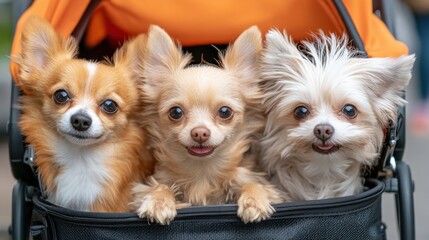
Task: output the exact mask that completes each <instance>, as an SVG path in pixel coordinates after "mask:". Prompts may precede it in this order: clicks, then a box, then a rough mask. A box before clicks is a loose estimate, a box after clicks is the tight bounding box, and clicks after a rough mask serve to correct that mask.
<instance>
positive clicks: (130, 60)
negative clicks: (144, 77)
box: [113, 34, 147, 81]
mask: <svg viewBox="0 0 429 240" xmlns="http://www.w3.org/2000/svg"><path fill="white" fill-rule="evenodd" d="M146 44H147V36H146V35H145V34H139V35H138V36H137V37H135V38H133V39H130V40H128V41H126V42H125V43H124V44H123V45H122V47H121V48H119V49H118V50H117V51H116V52H115V54H114V55H113V63H114V65H115V67H125V68H126V69H127V71H128V73H129V74H130V76H131V78H132V79H134V80H135V81H137V80H138V79H139V78H140V75H141V73H142V72H143V69H144V67H143V64H144V54H145V49H146Z"/></svg>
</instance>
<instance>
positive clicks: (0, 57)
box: [0, 0, 429, 240]
mask: <svg viewBox="0 0 429 240" xmlns="http://www.w3.org/2000/svg"><path fill="white" fill-rule="evenodd" d="M413 1H417V0H413ZM393 2H394V3H395V6H394V9H395V19H394V21H395V25H396V34H397V38H398V39H399V40H401V41H403V42H405V43H406V44H407V45H408V46H409V48H410V52H412V53H417V55H418V57H419V58H420V56H421V55H420V53H421V52H422V51H423V49H421V47H420V45H419V43H420V38H421V36H420V35H419V31H417V30H418V28H417V27H416V26H417V24H418V23H416V21H419V19H418V18H416V17H415V14H414V13H415V12H413V11H412V10H411V8H409V7H408V5H405V3H404V2H401V1H393ZM428 2H429V1H428ZM414 9H416V8H414ZM417 9H419V7H417ZM420 9H421V10H422V8H420ZM418 14H421V15H423V14H424V12H423V11H421V12H420V13H418ZM426 28H427V29H428V31H429V22H428V24H426ZM12 36H13V29H12V0H0V240H2V239H9V236H8V233H7V231H8V227H9V225H10V223H11V194H12V188H13V185H14V183H15V180H14V179H13V177H12V174H11V170H10V166H9V155H8V144H7V122H8V118H9V108H10V93H11V78H10V74H9V58H8V54H9V51H10V45H11V40H12ZM428 42H429V41H428ZM426 44H427V42H426ZM427 45H428V46H429V44H427ZM428 55H429V54H428ZM416 65H417V64H416ZM426 68H427V69H429V66H427V67H426ZM414 75H415V77H414V78H413V80H412V82H411V84H410V86H409V89H408V91H407V100H408V101H409V103H408V105H407V135H406V148H405V149H406V150H405V156H404V161H406V162H407V163H408V164H409V165H410V166H411V171H412V174H413V178H414V181H415V193H414V203H415V216H416V218H415V219H416V239H429V228H428V227H427V221H428V219H429V205H428V204H427V199H429V184H426V183H427V182H428V181H429V180H428V178H429V177H428V174H427V172H428V170H429V114H428V113H429V111H427V109H426V107H427V106H426V104H427V101H426V100H425V99H424V93H423V94H422V91H421V90H422V87H423V88H424V86H426V87H427V85H425V84H422V83H424V82H420V80H419V79H420V78H419V76H420V75H421V73H420V72H419V71H417V67H416V71H415V73H414ZM428 77H429V76H428ZM426 81H429V78H427V79H426ZM427 91H429V89H427ZM423 92H424V91H423ZM428 106H429V104H428ZM428 109H429V108H428ZM395 211H396V210H395V203H394V196H393V195H392V194H388V193H385V194H383V221H384V222H385V223H386V225H387V232H388V239H389V240H396V239H399V237H398V233H397V224H396V212H395Z"/></svg>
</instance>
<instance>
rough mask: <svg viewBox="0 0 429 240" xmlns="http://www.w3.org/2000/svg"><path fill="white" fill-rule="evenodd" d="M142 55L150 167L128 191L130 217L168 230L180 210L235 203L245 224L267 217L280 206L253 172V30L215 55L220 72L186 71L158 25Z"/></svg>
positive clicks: (257, 119) (258, 129)
mask: <svg viewBox="0 0 429 240" xmlns="http://www.w3.org/2000/svg"><path fill="white" fill-rule="evenodd" d="M146 49H147V51H146V52H145V53H144V58H145V60H144V64H143V65H142V66H143V69H142V70H141V71H142V78H143V86H144V87H143V105H144V107H145V109H144V110H143V115H142V119H143V120H142V124H143V126H144V129H145V130H146V131H147V134H148V136H150V143H149V145H150V147H151V148H152V149H153V152H154V156H155V158H156V159H157V161H158V165H157V166H156V168H155V173H154V175H153V176H152V177H151V178H150V180H149V181H147V182H146V183H145V184H139V185H137V186H135V188H134V194H135V198H134V203H133V205H134V206H135V208H136V212H137V213H138V215H139V216H140V217H142V218H143V217H146V218H147V219H148V220H149V221H151V222H157V223H160V224H169V223H170V222H171V221H172V220H173V219H174V217H175V216H176V214H177V211H176V208H179V207H181V206H187V205H207V204H225V203H237V204H238V212H237V215H238V216H239V217H240V218H241V219H242V220H243V222H245V223H248V222H258V221H261V220H263V219H266V218H268V217H269V216H270V215H271V214H272V213H273V212H274V210H275V209H274V208H273V206H272V204H274V203H279V202H281V201H282V199H281V198H280V193H279V192H278V191H277V189H276V188H274V187H273V186H272V185H271V184H269V182H268V181H267V179H266V177H265V176H264V175H263V174H262V173H260V172H257V171H254V169H255V168H254V167H255V166H254V163H255V156H256V155H255V151H256V146H257V145H256V144H255V143H256V140H257V139H258V137H259V136H261V134H262V130H263V126H264V113H263V111H262V105H261V101H262V94H261V91H260V88H259V85H258V84H259V81H260V80H259V78H258V76H259V73H258V59H259V57H260V53H261V50H262V39H261V33H260V31H259V29H258V28H257V27H256V26H255V27H251V28H249V29H248V30H247V31H244V32H243V33H242V34H241V35H240V36H239V37H238V39H237V40H236V41H235V42H234V43H233V45H232V46H229V47H228V49H227V51H226V53H225V54H224V55H223V54H221V55H220V64H221V65H222V66H221V67H217V66H213V65H209V64H199V65H191V66H189V64H190V61H191V56H190V55H189V54H183V53H182V50H181V47H180V46H177V45H176V44H175V43H174V41H173V40H172V39H171V37H170V36H169V35H168V34H167V33H166V32H165V31H164V30H163V29H161V28H160V27H158V26H152V27H151V28H150V30H149V32H148V39H147V45H146Z"/></svg>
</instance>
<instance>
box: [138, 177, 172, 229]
mask: <svg viewBox="0 0 429 240" xmlns="http://www.w3.org/2000/svg"><path fill="white" fill-rule="evenodd" d="M134 192H135V193H137V191H136V188H135V189H134ZM137 195H140V197H139V198H138V199H135V202H134V203H133V204H134V206H136V208H137V209H136V213H137V215H138V216H139V217H140V218H145V217H146V218H147V219H148V220H149V221H150V222H157V223H159V224H162V225H168V224H170V222H171V221H172V220H173V219H174V217H175V216H176V215H177V211H176V201H175V197H174V193H173V191H172V190H171V189H170V188H169V187H167V186H166V185H162V184H160V185H157V186H154V187H150V188H149V189H146V190H145V191H144V192H140V193H137Z"/></svg>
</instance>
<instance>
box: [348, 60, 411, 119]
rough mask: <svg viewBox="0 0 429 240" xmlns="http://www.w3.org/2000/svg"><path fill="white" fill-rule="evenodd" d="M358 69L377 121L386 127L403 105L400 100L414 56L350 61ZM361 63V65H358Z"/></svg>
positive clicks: (408, 78)
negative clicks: (398, 108)
mask: <svg viewBox="0 0 429 240" xmlns="http://www.w3.org/2000/svg"><path fill="white" fill-rule="evenodd" d="M351 61H355V63H356V67H357V69H360V71H361V74H362V76H365V78H364V79H362V81H364V82H363V83H364V84H365V86H366V88H367V90H368V92H369V93H372V94H371V95H372V96H370V97H371V98H372V99H371V100H372V102H373V103H375V106H374V107H375V109H374V111H375V113H376V114H377V115H378V118H379V120H380V121H381V122H382V123H383V124H385V125H387V124H388V122H389V120H391V121H393V122H394V121H395V120H396V113H397V109H396V108H397V106H398V105H403V104H404V103H405V100H404V99H403V98H402V96H403V93H404V90H405V89H406V87H407V85H408V83H409V81H410V79H411V73H412V68H413V65H414V61H415V57H414V55H408V56H401V57H398V58H367V59H359V58H356V59H351ZM359 62H361V63H359Z"/></svg>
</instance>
